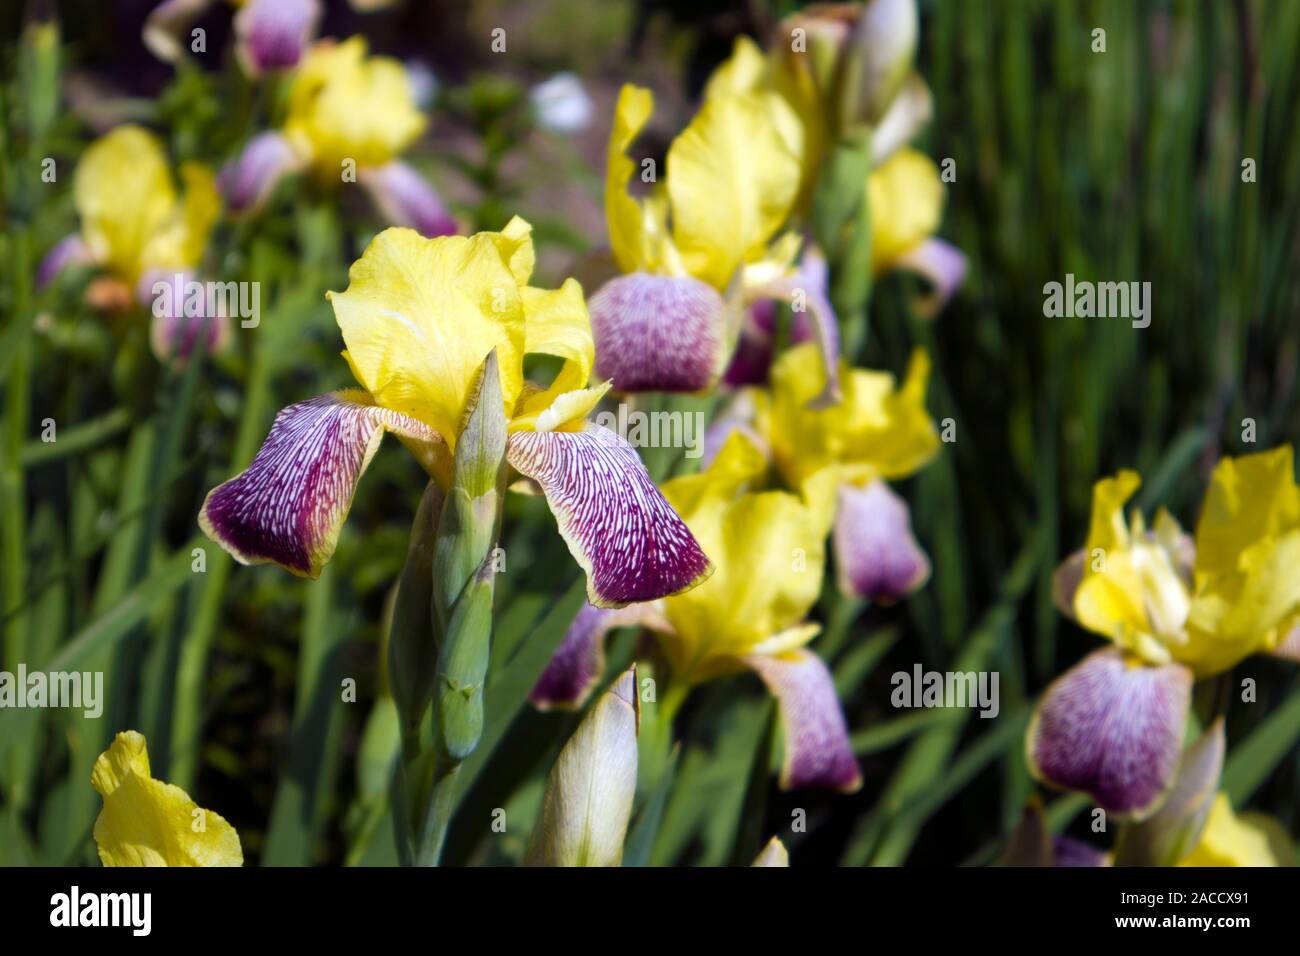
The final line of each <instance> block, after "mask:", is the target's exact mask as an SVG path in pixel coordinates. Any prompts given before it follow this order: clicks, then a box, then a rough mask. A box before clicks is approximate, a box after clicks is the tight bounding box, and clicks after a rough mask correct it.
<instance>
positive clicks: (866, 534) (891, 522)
mask: <svg viewBox="0 0 1300 956" xmlns="http://www.w3.org/2000/svg"><path fill="white" fill-rule="evenodd" d="M832 541H833V546H834V549H835V566H836V568H837V571H838V577H839V585H840V590H841V591H842V592H843V593H845V594H855V595H857V596H859V597H865V598H870V599H871V600H872V601H876V602H879V603H881V604H891V603H893V602H894V601H897V600H898V599H899V598H902V597H905V596H907V595H908V594H911V593H912V592H913V591H915V590H916V589H917V588H919V587H921V585H923V584H924V583H925V582H926V580H927V579H928V578H929V577H930V559H929V558H927V557H926V555H925V552H924V551H922V550H921V546H920V545H919V544H918V543H917V541H916V536H915V535H913V534H912V523H911V514H910V512H909V511H908V508H907V502H906V501H904V500H903V499H902V498H900V497H899V496H898V495H896V494H894V492H893V491H892V490H891V489H890V487H889V485H888V484H886V483H885V482H884V481H882V480H880V479H876V480H875V481H872V482H871V483H870V484H869V485H867V486H866V487H865V488H858V487H855V486H854V485H849V484H845V485H841V486H840V492H839V508H838V509H837V511H836V514H835V533H834V536H833V538H832Z"/></svg>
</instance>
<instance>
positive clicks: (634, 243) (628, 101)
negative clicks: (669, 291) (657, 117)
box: [605, 84, 655, 272]
mask: <svg viewBox="0 0 1300 956" xmlns="http://www.w3.org/2000/svg"><path fill="white" fill-rule="evenodd" d="M654 102H655V101H654V94H653V93H651V92H650V91H649V90H647V89H643V88H642V87H639V86H632V85H631V84H627V85H625V86H624V87H623V89H622V90H621V91H620V92H619V95H618V105H617V106H616V107H615V109H614V128H613V129H612V130H610V134H609V145H608V148H607V150H606V155H605V221H606V228H607V229H608V230H609V244H610V247H611V248H612V249H613V250H614V258H615V259H617V260H618V266H619V268H620V269H622V270H623V271H624V272H636V271H637V270H638V269H644V270H645V271H654V269H653V266H654V263H653V262H651V261H648V260H649V259H650V256H649V254H648V249H647V244H646V226H645V212H644V210H643V209H642V206H641V203H639V202H637V201H636V200H635V199H633V198H632V196H630V195H629V194H628V191H627V186H628V181H629V180H630V179H631V178H632V175H633V174H634V173H635V172H636V171H637V164H636V162H635V161H634V160H633V159H632V158H631V157H630V156H628V155H627V149H628V147H629V146H631V145H632V143H633V141H634V140H635V139H636V138H637V136H638V135H639V134H640V132H641V130H642V129H643V128H644V127H645V124H646V123H647V122H648V121H649V119H650V114H651V113H652V112H654Z"/></svg>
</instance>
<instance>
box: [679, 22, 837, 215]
mask: <svg viewBox="0 0 1300 956" xmlns="http://www.w3.org/2000/svg"><path fill="white" fill-rule="evenodd" d="M802 56H803V54H795V55H793V56H790V57H785V56H775V57H771V58H769V57H768V56H766V55H765V54H764V53H763V51H762V50H761V49H759V46H758V44H757V43H755V42H754V41H753V40H751V39H750V38H749V37H747V36H744V35H741V36H738V37H736V42H735V46H734V47H733V48H732V51H731V56H730V57H728V58H727V59H726V60H725V61H724V62H723V63H722V65H721V66H719V67H718V68H717V69H716V70H714V71H713V75H712V76H710V77H709V82H708V83H707V84H706V85H705V87H704V95H705V97H706V98H711V97H723V96H727V95H734V94H738V93H765V92H766V93H775V94H776V95H777V96H779V97H780V98H781V99H782V100H783V101H784V102H785V103H786V104H788V106H789V109H783V108H781V107H780V106H779V105H778V106H775V107H773V120H774V121H775V122H776V124H777V126H778V128H779V129H780V130H781V134H782V137H783V138H784V139H785V141H786V143H787V144H788V145H789V147H790V149H791V151H792V152H793V153H795V154H796V155H797V156H798V157H799V161H800V175H799V179H800V185H799V197H800V198H799V203H798V205H799V206H800V207H801V208H802V205H803V202H804V201H805V200H806V199H807V196H808V194H809V193H810V192H811V189H812V185H813V180H814V179H815V178H816V173H817V170H818V169H819V167H820V165H821V160H822V154H823V152H824V150H825V140H826V128H825V127H826V122H825V118H824V113H823V109H822V103H821V96H820V94H818V92H817V88H816V84H815V83H814V82H813V78H812V74H811V73H810V72H809V71H808V70H807V69H802V68H800V66H801V64H799V62H798V61H799V60H800V59H801V57H802Z"/></svg>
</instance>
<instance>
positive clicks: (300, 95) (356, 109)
mask: <svg viewBox="0 0 1300 956" xmlns="http://www.w3.org/2000/svg"><path fill="white" fill-rule="evenodd" d="M424 124H425V118H424V115H423V114H422V113H421V112H420V110H419V108H418V107H417V106H416V103H415V97H414V95H413V93H412V90H411V84H410V82H409V80H408V78H407V75H406V69H405V68H404V67H403V66H402V64H401V63H399V62H398V61H397V60H394V59H392V58H391V57H385V56H367V55H366V41H365V38H364V37H361V36H354V37H350V38H349V39H347V40H345V41H343V42H342V43H336V42H334V41H330V40H323V41H320V42H318V43H316V44H315V45H314V46H312V48H311V49H310V50H309V51H308V52H307V55H306V56H305V57H303V59H302V62H301V64H299V66H298V69H297V71H296V72H295V73H294V77H293V83H292V85H291V86H290V88H289V101H288V118H287V120H286V121H285V126H284V132H285V136H286V137H287V138H288V140H289V142H290V143H291V144H292V145H293V146H294V148H295V149H296V150H298V152H299V153H300V154H301V155H302V156H304V157H306V159H307V161H308V162H309V163H310V165H311V166H312V168H313V169H315V170H316V172H317V174H318V175H319V176H321V177H322V178H328V179H332V180H334V181H338V177H339V175H340V172H341V169H342V163H343V161H344V160H353V161H354V162H355V163H356V165H357V166H358V167H366V166H371V167H373V166H382V165H384V164H385V163H387V162H389V161H390V160H392V159H394V158H396V157H397V156H398V155H399V154H400V153H401V152H402V151H403V150H405V149H406V148H407V147H408V146H410V145H411V143H412V142H414V141H415V139H416V137H418V136H419V135H420V133H421V132H422V131H423V130H424Z"/></svg>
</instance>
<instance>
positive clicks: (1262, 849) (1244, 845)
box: [1178, 793, 1292, 866]
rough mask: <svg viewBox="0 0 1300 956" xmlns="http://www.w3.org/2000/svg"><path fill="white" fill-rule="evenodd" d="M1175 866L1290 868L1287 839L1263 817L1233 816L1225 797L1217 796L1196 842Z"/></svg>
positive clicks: (1283, 832) (1223, 794) (1288, 841)
mask: <svg viewBox="0 0 1300 956" xmlns="http://www.w3.org/2000/svg"><path fill="white" fill-rule="evenodd" d="M1178 865H1179V866H1291V865H1292V852H1291V847H1290V837H1289V836H1287V835H1286V831H1284V830H1283V829H1282V828H1281V826H1280V825H1279V824H1278V823H1277V821H1275V820H1273V819H1272V818H1270V817H1266V816H1264V815H1263V814H1258V813H1246V814H1242V815H1240V816H1238V815H1237V814H1235V813H1233V812H1232V801H1231V800H1229V799H1228V795H1227V794H1226V793H1219V794H1217V795H1216V796H1215V798H1214V803H1213V804H1212V805H1211V807H1210V815H1209V818H1208V819H1207V820H1206V822H1205V829H1204V830H1202V831H1201V839H1200V841H1199V842H1198V843H1197V844H1196V846H1195V847H1193V848H1192V851H1191V852H1190V853H1188V854H1187V856H1185V857H1184V858H1183V859H1182V862H1180V863H1179V864H1178Z"/></svg>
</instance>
